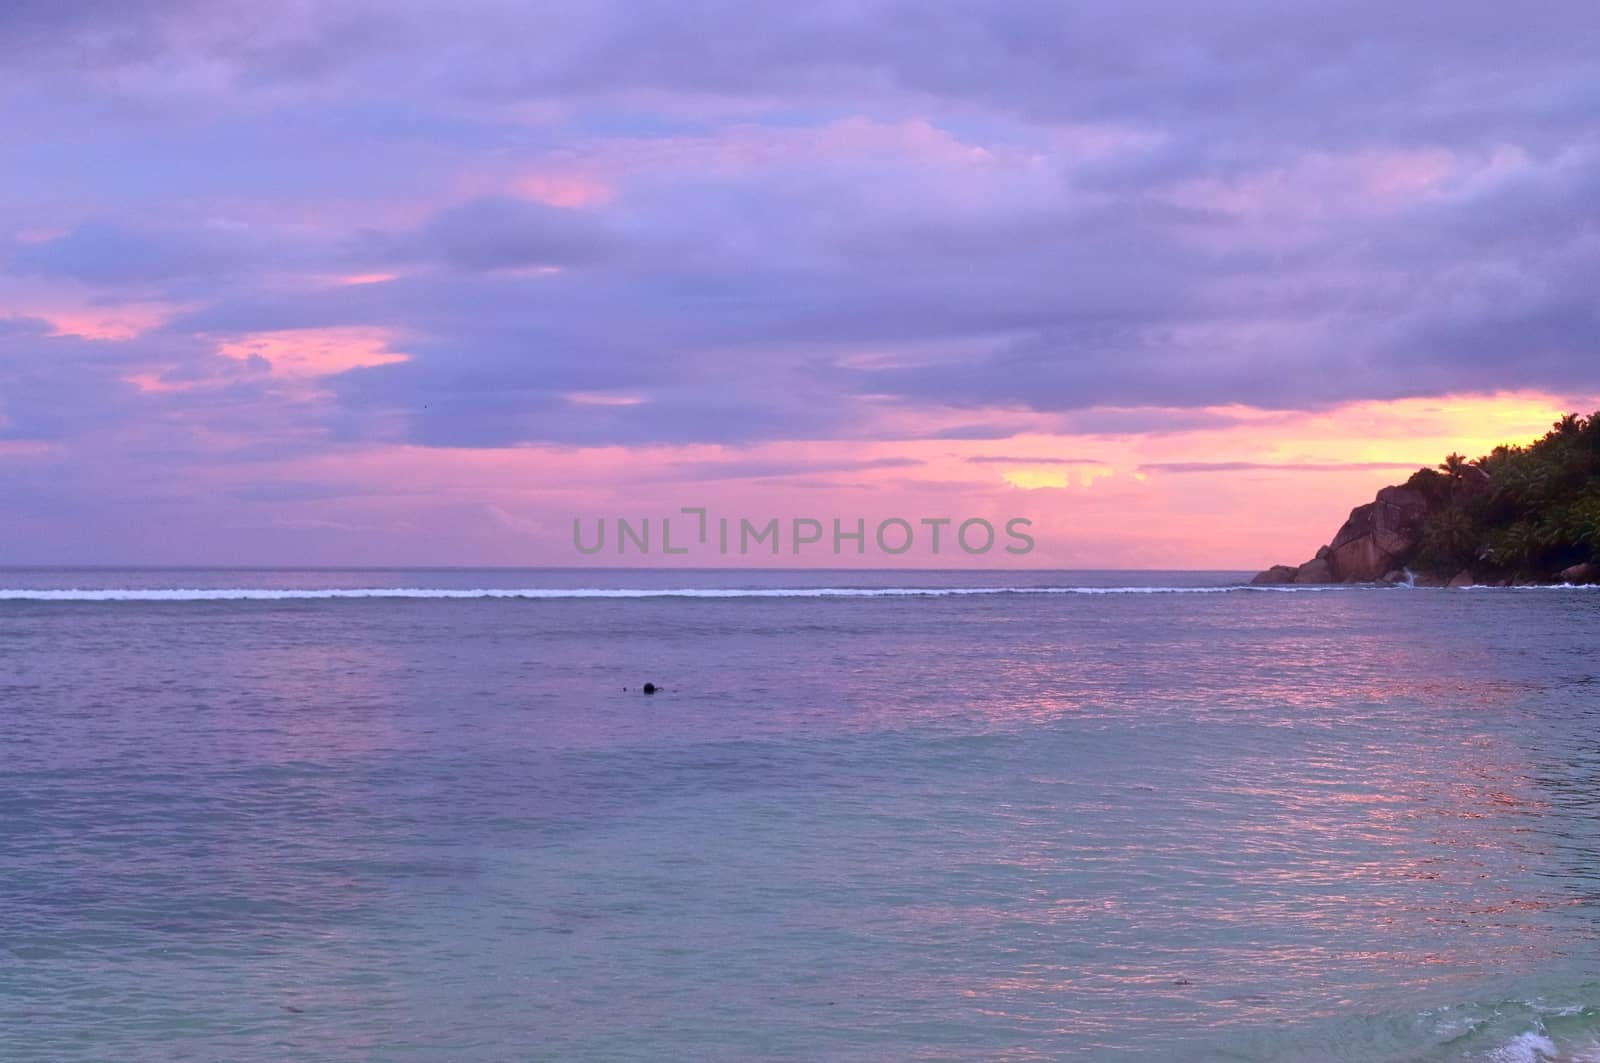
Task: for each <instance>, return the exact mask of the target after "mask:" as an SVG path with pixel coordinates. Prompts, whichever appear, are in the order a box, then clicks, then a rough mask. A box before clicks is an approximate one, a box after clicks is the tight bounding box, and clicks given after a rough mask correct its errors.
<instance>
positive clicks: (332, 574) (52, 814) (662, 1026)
mask: <svg viewBox="0 0 1600 1063" xmlns="http://www.w3.org/2000/svg"><path fill="white" fill-rule="evenodd" d="M1243 578H1244V576H1243V575H1241V574H1223V573H1059V572H1057V573H1049V572H1028V573H1014V572H1013V573H983V572H939V573H931V572H703V571H701V572H695V571H680V572H660V571H656V572H640V571H632V572H630V571H608V572H604V571H588V572H574V571H536V570H515V571H505V570H500V571H495V570H485V571H467V570H410V571H365V572H364V571H307V572H277V571H259V570H258V571H232V572H214V571H207V572H201V571H188V570H143V571H133V572H116V571H110V570H97V571H88V572H68V571H50V570H33V571H11V572H3V571H0V705H3V706H4V712H3V714H0V738H3V739H4V745H3V748H4V750H5V758H4V761H3V767H0V853H3V854H4V858H5V865H4V873H3V874H0V932H3V934H4V937H3V943H4V946H5V952H4V953H3V955H0V964H3V966H0V1058H3V1059H6V1060H22V1059H40V1060H44V1059H50V1060H101V1059H121V1060H127V1059H139V1060H143V1059H149V1060H213V1059H224V1058H225V1059H230V1060H246V1061H251V1060H278V1059H285V1058H308V1059H309V1058H317V1059H362V1060H368V1059H371V1060H390V1059H392V1060H435V1059H451V1060H469V1061H479V1060H482V1061H489V1060H506V1059H597V1060H598V1059H641V1060H642V1059H710V1060H747V1059H796V1060H801V1059H806V1060H809V1059H839V1060H868V1059H872V1060H878V1059H919V1060H990V1059H1016V1060H1026V1059H1060V1058H1084V1059H1095V1060H1099V1059H1113V1060H1117V1059H1128V1060H1134V1059H1138V1060H1151V1059H1154V1060H1174V1061H1176V1060H1217V1061H1221V1060H1262V1061H1268V1060H1295V1061H1299V1060H1395V1061H1400V1060H1439V1061H1451V1060H1529V1061H1539V1060H1549V1059H1563V1060H1600V814H1597V813H1600V653H1596V647H1597V646H1600V592H1596V591H1591V590H1583V589H1572V588H1568V589H1563V588H1539V589H1531V590H1520V589H1519V590H1512V589H1507V590H1488V589H1483V590H1473V591H1470V592H1463V591H1446V590H1417V589H1406V588H1317V589H1278V588H1274V589H1253V590H1252V589H1245V588H1241V587H1239V586H1238V584H1239V583H1240V582H1241V581H1242V579H1243ZM240 592H248V593H240ZM374 592H380V593H374ZM647 680H648V681H653V682H655V683H657V684H660V685H661V686H662V687H663V688H664V689H663V690H662V692H660V693H658V694H656V695H654V696H649V697H647V696H645V695H643V694H641V693H640V690H639V688H640V686H641V684H642V683H643V682H645V681H647ZM624 688H626V689H624Z"/></svg>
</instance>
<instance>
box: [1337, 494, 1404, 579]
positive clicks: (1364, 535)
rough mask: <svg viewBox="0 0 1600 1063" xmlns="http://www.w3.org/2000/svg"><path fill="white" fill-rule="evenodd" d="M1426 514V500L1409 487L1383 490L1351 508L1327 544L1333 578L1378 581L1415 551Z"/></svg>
mask: <svg viewBox="0 0 1600 1063" xmlns="http://www.w3.org/2000/svg"><path fill="white" fill-rule="evenodd" d="M1427 515H1428V500H1427V498H1426V497H1425V496H1424V495H1423V494H1422V492H1421V491H1418V490H1416V489H1415V488H1411V487H1385V488H1384V489H1383V490H1381V491H1379V492H1378V497H1377V498H1376V499H1375V500H1374V501H1371V502H1368V503H1367V504H1366V505H1364V506H1357V507H1356V508H1355V509H1352V510H1351V511H1350V519H1349V520H1346V521H1345V522H1344V525H1343V527H1341V528H1340V529H1339V533H1338V534H1337V535H1335V536H1334V537H1333V542H1332V543H1331V544H1329V551H1330V556H1329V558H1328V561H1329V563H1330V564H1331V565H1332V566H1333V576H1334V578H1335V579H1337V580H1341V581H1343V582H1345V583H1371V582H1373V581H1375V580H1378V579H1381V578H1382V577H1383V574H1384V573H1385V572H1388V571H1389V570H1390V569H1392V568H1394V567H1395V564H1396V562H1398V561H1400V560H1401V559H1403V558H1404V557H1406V556H1407V555H1408V554H1410V553H1411V551H1412V550H1413V549H1415V548H1416V545H1417V543H1418V542H1420V541H1421V539H1422V522H1423V520H1424V518H1426V517H1427Z"/></svg>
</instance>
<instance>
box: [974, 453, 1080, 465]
mask: <svg viewBox="0 0 1600 1063" xmlns="http://www.w3.org/2000/svg"><path fill="white" fill-rule="evenodd" d="M967 460H968V461H970V462H972V463H973V464H975V465H1104V464H1105V462H1103V461H1101V460H1100V459H1098V458H1028V457H1013V456H1010V455H1005V454H983V455H979V456H976V457H970V458H968V459H967Z"/></svg>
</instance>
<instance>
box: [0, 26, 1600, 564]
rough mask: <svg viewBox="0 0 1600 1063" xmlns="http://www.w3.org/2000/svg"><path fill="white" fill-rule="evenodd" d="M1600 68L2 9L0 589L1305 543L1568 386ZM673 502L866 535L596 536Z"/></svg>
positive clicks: (1355, 36) (1583, 351) (1593, 185)
mask: <svg viewBox="0 0 1600 1063" xmlns="http://www.w3.org/2000/svg"><path fill="white" fill-rule="evenodd" d="M1596 54H1600V8H1596V7H1595V5H1593V3H1592V2H1590V0H1581V2H1580V0H1550V2H1548V3H1542V4H1538V5H1509V4H1504V3H1493V2H1483V0H1467V2H1461V0H1456V2H1451V3H1435V2H1419V3H1412V4H1402V5H1396V4H1393V3H1389V2H1385V3H1377V2H1347V3H1322V4H1316V5H1285V4H1282V3H1280V2H1278V0H1253V2H1240V0H1218V2H1215V3H1210V4H1204V5H1197V4H1179V3H1167V4H1148V3H1139V2H1128V0H1117V2H1098V0H1079V2H1074V3H1071V4H1066V3H1037V2H1025V0H996V2H989V3H950V2H941V0H903V2H872V0H852V2H827V0H824V2H817V3H807V4H777V3H752V2H748V0H746V2H723V0H717V2H705V0H672V2H659V3H658V2H655V0H626V2H622V0H616V2H613V0H581V2H571V3H544V2H519V3H507V2H498V0H489V2H483V3H474V4H469V5H460V4H454V3H443V2H432V0H407V2H384V3H364V2H351V3H309V2H294V0H289V2H276V3H272V4H260V3H256V2H250V3H236V2H234V0H204V2H190V0H144V2H141V3H138V4H127V3H123V2H121V0H115V2H113V0H10V2H9V3H8V4H7V5H6V15H5V17H4V18H3V19H0V93H3V98H4V100H5V101H6V102H5V104H4V105H3V107H0V145H3V147H0V152H3V157H4V160H5V165H4V166H0V564H111V565H121V564H134V563H139V564H196V565H230V564H262V565H410V564H460V565H479V564H482V565H490V564H495V565H500V564H505V565H518V564H527V565H559V564H577V563H602V562H604V563H611V564H616V563H662V564H687V563H698V564H747V563H748V564H852V565H854V564H861V565H868V564H939V565H944V564H949V565H968V564H974V565H984V566H986V567H1004V566H1030V567H1073V568H1122V567H1128V568H1225V569H1253V568H1261V567H1264V566H1265V565H1267V564H1269V563H1273V562H1283V561H1287V562H1296V561H1300V560H1303V559H1305V558H1306V557H1309V556H1310V555H1311V553H1312V552H1314V551H1315V549H1316V548H1317V546H1319V545H1321V544H1322V543H1325V542H1326V541H1327V540H1328V539H1329V538H1331V536H1332V534H1333V532H1334V530H1335V529H1336V528H1337V526H1338V524H1339V523H1340V521H1342V520H1343V518H1344V516H1345V515H1346V514H1347V513H1348V511H1349V509H1350V508H1351V507H1352V506H1355V505H1357V504H1359V503H1361V502H1364V501H1367V500H1368V499H1370V497H1371V496H1372V493H1373V492H1374V491H1375V490H1376V489H1377V488H1378V487H1381V486H1382V485H1384V484H1386V483H1391V482H1396V481H1399V480H1403V479H1404V478H1405V476H1406V475H1407V474H1408V472H1409V470H1411V469H1413V468H1415V467H1417V466H1418V465H1423V464H1433V463H1435V462H1437V461H1438V460H1440V459H1441V458H1442V457H1443V456H1444V455H1445V454H1447V453H1449V452H1451V451H1460V452H1462V453H1465V454H1468V455H1469V456H1476V455H1477V454H1481V453H1483V452H1485V451H1487V450H1488V449H1489V448H1490V447H1492V446H1493V445H1494V444H1496V443H1499V442H1503V441H1525V440H1528V439H1531V438H1533V437H1535V436H1537V435H1539V434H1540V433H1542V432H1543V431H1544V430H1545V429H1546V428H1547V427H1548V425H1549V423H1550V422H1551V421H1553V420H1554V419H1555V418H1556V417H1557V416H1558V415H1560V414H1561V413H1563V412H1566V411H1569V410H1576V411H1579V412H1590V411H1593V410H1595V409H1597V408H1600V328H1597V325H1600V320H1597V316H1600V294H1597V292H1600V289H1597V285H1596V278H1597V277H1600V214H1597V207H1596V204H1597V203H1600V118H1597V116H1600V64H1597V63H1596V62H1595V61H1594V56H1595V55H1596ZM683 507H704V508H705V509H706V510H707V511H708V513H709V514H710V515H711V517H712V518H713V519H715V518H717V517H721V516H726V517H730V518H732V519H733V520H734V521H735V522H736V526H737V521H738V519H740V518H745V519H749V520H751V521H753V522H755V523H757V524H761V523H764V522H765V521H766V520H767V519H769V518H778V519H779V520H780V521H783V522H786V523H787V522H791V521H792V520H794V519H796V518H808V519H816V520H818V521H819V522H821V523H822V524H823V525H824V526H825V527H826V526H828V525H830V524H831V522H832V521H833V520H835V519H838V520H840V521H841V522H842V525H843V527H845V528H847V529H849V528H853V527H854V525H855V522H856V521H857V520H858V519H859V520H864V521H866V522H867V523H866V527H867V528H868V529H869V530H868V533H867V535H868V549H867V551H866V554H865V555H864V556H863V555H860V554H856V553H855V552H854V551H853V548H852V547H851V545H850V543H849V542H848V541H846V542H845V544H844V553H843V554H842V555H838V556H835V555H834V554H833V553H832V551H831V550H829V549H826V547H827V546H828V543H827V541H826V539H825V540H824V543H823V548H819V549H817V550H814V551H810V552H807V553H805V554H803V555H796V554H794V553H793V552H792V551H791V550H790V549H789V545H788V543H787V542H785V543H784V544H783V550H782V552H781V553H780V555H779V556H777V557H776V558H775V557H773V556H772V555H771V554H762V553H761V552H760V551H759V550H758V551H756V552H755V553H754V554H753V555H746V556H739V555H737V554H736V553H735V554H732V555H728V556H711V555H709V554H707V553H706V552H705V551H704V550H702V551H700V552H698V553H695V552H691V554H689V555H685V556H672V557H666V556H662V555H661V554H660V553H659V545H657V552H656V554H655V555H654V556H638V555H637V552H636V553H635V555H634V556H627V555H623V556H620V557H619V556H618V555H617V554H616V553H615V551H614V545H615V544H614V542H613V543H612V544H610V547H611V548H610V549H608V550H606V551H603V552H602V553H600V554H596V555H593V556H585V555H581V554H579V553H578V552H577V550H576V549H575V547H574V536H573V533H574V522H575V521H576V522H578V523H579V526H580V528H583V529H588V530H586V531H584V535H585V536H589V535H592V533H593V532H592V530H593V529H594V528H595V527H597V522H598V521H600V520H602V519H604V520H607V521H609V522H611V527H612V531H613V532H614V530H615V523H614V522H615V520H616V519H617V518H618V517H626V518H629V519H630V520H632V521H634V522H636V523H637V522H640V521H642V520H644V519H647V518H648V519H651V520H652V521H655V522H659V521H660V520H661V518H663V517H665V516H669V515H678V516H677V518H676V522H675V526H674V534H675V535H676V534H679V533H680V532H681V531H682V529H683V526H684V523H685V522H686V521H689V520H693V519H694V518H692V517H685V516H683V515H682V514H681V510H682V508H683ZM890 518H898V519H901V520H904V521H906V522H907V524H908V525H910V526H911V527H912V528H913V529H914V530H916V531H918V532H919V537H918V538H917V539H916V541H915V546H914V549H912V550H911V551H909V552H907V553H904V554H895V555H893V556H888V555H885V554H883V553H881V552H878V551H876V550H874V549H872V544H871V538H872V534H873V533H872V530H871V529H873V528H874V527H876V526H877V525H878V524H879V523H881V522H882V521H884V520H887V519H890ZM942 518H949V519H951V520H952V521H953V522H954V524H953V525H952V526H955V525H958V524H960V523H961V522H963V521H965V520H970V519H977V520H986V521H989V522H991V524H992V525H993V526H995V527H997V528H999V527H1003V526H1004V523H1005V522H1006V521H1008V520H1011V519H1016V518H1021V519H1026V520H1028V521H1029V522H1030V523H1029V524H1028V525H1027V527H1028V528H1029V529H1031V534H1032V537H1033V540H1034V543H1035V546H1034V548H1033V549H1032V550H1031V551H1030V552H1029V553H1027V554H1024V555H1004V554H1002V553H1001V552H1000V551H998V550H995V551H991V552H989V553H986V554H971V555H969V554H966V553H964V552H962V551H955V552H952V551H950V550H948V549H946V551H945V552H944V553H943V554H942V555H940V556H937V557H933V556H931V555H930V554H928V553H927V548H928V543H927V541H926V538H925V537H923V536H921V535H920V532H921V531H922V530H924V529H926V528H927V527H928V526H927V525H923V524H922V523H921V522H922V521H923V520H929V519H942ZM657 529H658V530H657V535H659V523H657ZM1002 537H1003V536H1002ZM891 539H893V537H891ZM657 542H658V543H659V540H658V541H657ZM947 546H948V540H947Z"/></svg>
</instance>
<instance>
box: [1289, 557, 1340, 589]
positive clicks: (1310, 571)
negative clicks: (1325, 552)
mask: <svg viewBox="0 0 1600 1063" xmlns="http://www.w3.org/2000/svg"><path fill="white" fill-rule="evenodd" d="M1294 581H1295V582H1296V583H1332V582H1333V568H1332V566H1330V565H1329V564H1328V562H1327V561H1325V560H1323V559H1322V558H1320V557H1318V558H1313V559H1312V560H1310V561H1307V562H1306V563H1305V564H1303V565H1301V566H1300V567H1299V568H1297V569H1295V572H1294Z"/></svg>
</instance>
